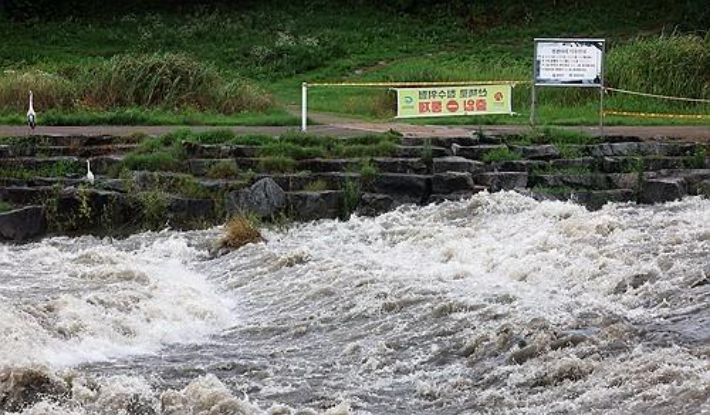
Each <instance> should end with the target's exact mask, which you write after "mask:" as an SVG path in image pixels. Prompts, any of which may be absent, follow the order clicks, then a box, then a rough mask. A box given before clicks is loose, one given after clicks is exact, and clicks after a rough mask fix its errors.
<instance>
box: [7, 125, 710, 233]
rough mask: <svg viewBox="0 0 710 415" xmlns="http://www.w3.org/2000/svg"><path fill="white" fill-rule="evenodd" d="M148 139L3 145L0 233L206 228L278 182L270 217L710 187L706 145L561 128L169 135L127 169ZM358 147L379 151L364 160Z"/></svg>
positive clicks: (585, 200)
mask: <svg viewBox="0 0 710 415" xmlns="http://www.w3.org/2000/svg"><path fill="white" fill-rule="evenodd" d="M557 134H559V133H557ZM304 137H307V136H304ZM145 140H147V138H145V137H141V136H128V137H120V136H79V137H77V136H66V137H49V136H45V137H31V138H18V139H16V141H15V142H13V141H11V140H10V141H9V142H7V143H6V144H4V145H0V200H2V201H3V202H4V206H5V209H4V210H5V211H6V212H5V213H0V237H2V238H4V239H6V240H15V241H22V240H30V239H33V238H37V237H41V236H43V235H45V234H47V233H49V234H81V233H87V232H90V233H96V234H116V235H124V236H125V235H127V234H130V233H131V232H135V231H139V230H141V229H150V228H154V229H160V228H163V227H165V226H169V227H172V228H175V229H197V228H203V227H206V226H210V225H213V224H218V223H221V222H222V221H223V220H224V219H225V217H227V216H228V215H230V214H231V213H233V212H235V211H238V210H246V211H249V210H251V209H253V206H252V205H249V204H244V202H243V200H245V195H246V196H248V198H249V197H251V196H250V195H249V194H248V189H249V187H250V186H252V185H253V184H255V183H257V182H259V181H260V180H262V179H267V178H268V179H270V180H273V182H274V183H275V184H276V185H277V187H280V188H281V190H283V192H284V195H285V199H286V203H285V204H283V205H281V206H279V207H278V208H277V209H274V210H273V211H270V212H269V213H268V214H267V215H266V216H264V218H265V219H269V218H273V217H275V216H281V217H285V218H288V219H291V220H300V221H304V220H315V219H324V218H347V217H348V216H349V215H350V214H351V213H359V214H361V215H377V214H381V213H383V212H386V211H390V210H392V209H395V208H396V207H398V206H400V205H403V204H415V205H426V204H429V203H438V202H442V201H445V200H460V199H465V198H468V197H471V196H472V195H474V194H476V193H479V192H483V191H488V192H497V191H502V190H515V191H519V192H522V193H523V194H527V195H531V196H533V197H535V198H538V199H554V200H573V201H575V202H576V203H579V204H581V205H584V206H586V207H587V208H589V209H599V208H601V207H602V206H603V205H604V204H606V203H609V202H617V203H619V202H639V203H650V204H652V203H659V202H667V201H671V200H678V199H681V198H683V197H685V196H692V195H701V196H702V195H705V196H706V197H707V196H708V192H710V158H709V157H708V144H707V143H703V142H692V141H683V142H680V141H674V140H672V139H665V140H642V139H640V138H638V137H634V136H608V137H605V138H603V139H601V138H594V137H591V136H584V135H577V136H574V135H571V136H569V137H558V136H554V134H553V133H552V132H549V133H548V134H547V136H546V135H545V134H544V133H540V134H538V135H535V136H523V135H506V134H497V135H489V134H485V135H483V134H472V135H470V136H462V137H400V136H396V135H389V136H384V135H383V136H373V138H368V139H367V140H370V142H371V143H372V144H357V145H355V146H353V147H348V148H345V150H342V151H341V153H342V152H344V153H342V154H345V156H343V155H342V154H341V155H333V154H327V152H328V151H329V150H327V149H325V148H326V147H327V146H332V145H334V144H326V145H325V147H323V148H319V147H309V148H306V149H304V150H299V152H300V153H296V155H295V156H294V157H285V156H281V157H280V158H279V157H276V158H274V157H273V156H270V155H269V153H267V152H266V150H265V148H268V146H269V145H272V144H273V145H286V144H288V143H286V144H284V143H283V142H282V143H281V144H278V143H279V140H278V138H275V139H273V143H270V142H268V141H267V142H265V143H259V144H254V145H241V144H240V145H234V144H229V143H227V142H225V143H222V144H203V143H200V142H195V141H190V140H189V139H185V140H178V141H176V143H175V144H173V145H174V146H177V148H179V153H180V154H179V155H178V156H176V159H175V160H169V161H170V163H163V164H157V165H148V164H145V163H144V164H138V165H136V163H133V164H128V163H127V162H126V160H128V159H129V158H130V157H133V156H131V154H132V153H134V152H136V149H137V148H140V146H141V145H142V144H141V143H142V141H145ZM333 140H334V141H332V143H347V142H348V140H358V139H357V138H355V139H333ZM367 140H364V141H363V139H360V141H362V142H363V143H367V142H368V141H367ZM282 141H283V140H282ZM368 145H369V146H370V147H367V146H368ZM358 146H360V147H358ZM378 146H379V147H378ZM356 147H357V149H359V150H358V151H361V152H362V151H369V152H370V154H367V155H363V154H358V155H355V153H353V150H352V149H353V148H356ZM363 148H364V150H363ZM309 149H310V150H309ZM294 151H295V150H294ZM308 151H311V154H309V153H308ZM348 151H349V152H350V153H353V156H350V157H348V156H347V154H348V153H347V152H348ZM86 160H91V166H92V170H93V172H94V173H95V174H96V182H95V183H94V184H89V183H86V180H85V178H84V175H85V167H84V166H85V161H86ZM133 161H135V160H133ZM146 168H148V170H146ZM353 189H354V190H353ZM240 195H241V196H240ZM346 200H354V202H346ZM250 203H252V204H253V203H255V202H253V201H252V202H250ZM30 225H31V226H30Z"/></svg>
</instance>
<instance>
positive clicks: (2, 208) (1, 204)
mask: <svg viewBox="0 0 710 415" xmlns="http://www.w3.org/2000/svg"><path fill="white" fill-rule="evenodd" d="M14 208H15V207H14V206H13V205H12V204H10V203H9V202H6V201H4V200H0V212H8V211H10V210H12V209H14Z"/></svg>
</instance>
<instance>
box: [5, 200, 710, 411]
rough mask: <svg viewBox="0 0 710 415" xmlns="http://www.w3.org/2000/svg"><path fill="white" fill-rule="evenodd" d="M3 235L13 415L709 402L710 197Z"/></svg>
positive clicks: (641, 407)
mask: <svg viewBox="0 0 710 415" xmlns="http://www.w3.org/2000/svg"><path fill="white" fill-rule="evenodd" d="M220 233H221V229H219V228H215V229H210V230H206V231H197V232H175V231H163V232H159V233H144V234H140V235H134V236H132V237H130V238H128V239H125V240H112V239H108V238H106V239H97V238H93V237H81V238H66V237H57V238H51V239H46V240H44V241H42V242H39V243H33V244H27V245H0V413H5V414H24V415H30V414H31V415H65V414H66V415H84V414H86V415H89V414H91V415H93V414H97V415H104V414H105V415H108V414H141V415H148V414H166V415H167V414H170V415H182V414H186V415H187V414H204V415H207V414H210V415H218V414H235V415H261V414H263V415H266V414H268V415H297V414H298V415H315V414H327V415H357V414H362V415H365V414H388V415H390V414H392V415H413V414H446V415H448V414H452V415H453V414H470V415H473V414H703V413H710V402H709V401H710V363H709V361H708V359H709V358H710V201H708V200H703V199H700V198H687V199H685V200H683V201H680V202H673V203H668V204H665V205H657V206H636V205H632V204H616V205H614V204H612V205H607V206H606V207H605V208H603V209H602V210H600V211H596V212H589V211H587V210H586V209H585V208H583V207H581V206H578V205H575V204H573V203H566V202H552V201H544V202H539V201H535V200H533V199H530V198H528V197H526V196H523V195H520V194H517V193H514V192H502V193H496V194H488V193H482V194H478V195H476V196H474V197H472V198H471V199H468V200H464V201H461V202H446V203H443V204H439V205H430V206H426V207H402V208H400V209H398V210H396V211H394V212H391V213H387V214H385V215H382V216H379V217H376V218H364V217H354V218H352V219H351V220H349V221H347V222H339V221H319V222H313V223H307V224H297V225H293V226H290V227H287V228H275V229H265V230H264V233H265V236H266V239H267V242H266V243H259V244H254V245H248V246H246V247H244V248H242V249H240V250H239V251H236V252H231V253H229V254H226V255H223V256H218V257H214V256H213V255H212V254H211V252H212V249H211V248H212V246H213V244H214V241H215V240H217V239H218V238H219V236H220Z"/></svg>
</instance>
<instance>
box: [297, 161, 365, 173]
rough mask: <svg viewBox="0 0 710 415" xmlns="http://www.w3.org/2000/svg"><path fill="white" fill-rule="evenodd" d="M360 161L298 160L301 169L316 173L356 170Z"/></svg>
mask: <svg viewBox="0 0 710 415" xmlns="http://www.w3.org/2000/svg"><path fill="white" fill-rule="evenodd" d="M358 165H359V161H358V160H355V159H310V160H301V161H299V162H298V168H299V169H300V170H308V171H312V172H314V173H330V172H342V171H347V170H356V169H357V168H358Z"/></svg>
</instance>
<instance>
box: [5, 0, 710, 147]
mask: <svg viewBox="0 0 710 415" xmlns="http://www.w3.org/2000/svg"><path fill="white" fill-rule="evenodd" d="M404 3H407V4H420V3H421V2H403V3H402V4H400V3H398V5H399V6H402V5H403V4H404ZM498 3H499V2H496V4H498ZM453 4H454V3H452V2H449V3H446V4H441V5H438V6H436V7H429V6H427V7H421V8H419V9H418V10H419V11H420V13H414V14H412V13H401V12H396V11H394V10H393V9H392V8H387V7H381V5H373V4H370V3H367V2H366V3H361V2H360V3H357V5H349V4H346V3H340V4H330V3H329V4H328V7H315V6H314V5H313V4H310V6H305V7H304V6H303V5H301V4H295V3H293V4H291V3H286V2H280V3H279V4H278V5H277V6H274V5H272V4H266V3H264V4H252V5H250V6H241V7H236V8H234V9H221V10H217V9H210V8H205V7H201V8H195V9H190V8H188V9H187V12H184V13H181V14H172V13H167V12H162V13H146V14H141V13H137V14H133V15H121V14H116V15H115V16H113V17H106V16H102V17H101V19H100V20H96V19H93V20H92V19H88V20H81V19H79V20H76V19H73V20H61V19H56V20H53V21H40V22H35V23H33V24H27V23H17V22H10V21H6V20H3V21H1V22H0V23H1V24H0V36H1V37H2V39H3V42H2V44H0V109H1V108H5V109H4V110H0V122H2V123H13V124H22V123H24V116H23V113H24V108H25V104H26V90H27V89H29V87H32V88H34V89H35V90H36V91H37V92H38V93H37V105H36V106H37V110H38V112H39V121H40V124H41V125H62V124H72V125H89V124H153V125H154V124H170V125H178V124H184V125H201V124H210V125H236V124H242V125H259V124H264V125H267V124H268V125H296V124H297V122H298V120H297V118H295V117H293V116H291V115H289V114H288V113H287V112H286V111H285V110H284V109H283V108H284V106H286V105H298V104H299V101H300V84H301V82H303V81H309V82H313V81H345V82H352V81H355V82H357V81H385V82H386V81H453V80H466V81H475V80H491V79H505V80H527V79H528V78H529V77H530V72H531V70H530V67H531V64H532V47H533V45H532V41H531V39H532V38H534V37H544V36H558V37H561V36H572V37H574V36H577V37H604V38H606V39H607V41H608V51H609V52H608V56H607V69H608V70H607V73H606V75H607V81H608V84H609V85H610V86H613V87H620V88H625V89H634V90H642V91H648V92H655V93H661V94H671V95H673V94H675V95H683V96H691V95H692V96H695V97H708V94H709V92H708V91H709V90H710V89H709V87H708V85H710V84H709V82H710V81H708V78H707V76H706V74H707V73H709V72H710V70H709V69H708V56H709V55H710V54H709V53H708V50H709V46H708V44H709V43H710V42H709V41H708V36H707V35H706V31H707V27H708V26H707V24H705V23H704V22H705V21H706V20H703V19H706V17H703V16H707V10H706V9H707V8H706V7H705V6H704V3H703V2H700V1H698V0H690V1H687V2H683V3H682V4H675V3H672V2H663V1H659V0H651V1H649V2H646V3H644V5H642V6H639V5H636V4H635V5H634V6H633V7H630V6H629V7H626V6H621V5H618V4H616V3H614V4H609V2H594V3H585V4H580V3H578V2H569V3H565V2H562V3H559V2H558V3H556V4H555V7H538V6H534V5H532V4H517V3H516V4H510V3H507V2H503V3H500V5H499V6H496V5H492V4H493V3H490V4H489V3H486V2H483V3H478V2H476V3H475V4H474V3H470V4H469V3H465V2H459V3H456V4H455V5H453ZM452 5H453V6H452ZM610 7H612V8H613V12H609V8H610ZM415 9H416V7H415ZM561 15H564V19H561V18H560V16H561ZM511 22H515V23H516V24H511ZM692 25H694V26H692ZM216 27H218V28H219V30H214V28H216ZM675 28H680V29H681V30H687V32H688V33H691V34H690V35H683V36H675V35H674V36H669V35H667V34H666V35H664V36H660V35H661V34H662V33H669V31H670V30H674V29H675ZM690 29H700V30H695V31H691V30H690ZM639 36H642V37H639ZM225 39H228V41H225ZM27 50H31V51H32V53H31V54H29V53H26V51H27ZM538 92H539V95H538V98H539V99H538V104H539V105H538V122H539V123H540V124H543V125H544V124H550V125H578V124H585V125H594V124H596V123H597V122H598V93H597V91H593V90H586V89H579V88H578V89H572V88H541V89H539V91H538ZM272 97H273V99H272ZM274 101H275V106H274V105H272V103H273V102H274ZM605 104H606V105H605V106H606V108H609V109H617V110H624V111H642V112H657V113H684V114H710V105H707V104H680V103H673V102H666V101H657V100H654V99H650V98H644V97H630V96H626V95H619V94H610V95H608V96H606V97H605ZM529 105H530V86H529V85H519V86H517V87H516V88H515V91H514V109H515V111H516V112H517V113H518V114H519V115H517V116H472V117H452V118H450V117H444V118H432V119H417V120H413V121H409V122H413V123H430V124H479V125H485V124H526V123H527V122H528V115H529ZM309 107H310V109H311V111H313V112H325V113H335V114H343V115H347V116H349V117H353V118H359V119H368V120H384V119H388V118H391V117H392V116H393V114H394V94H393V93H392V92H390V91H387V90H386V89H374V88H321V87H314V88H311V89H310V90H309ZM605 123H606V124H607V125H622V124H630V125H634V124H647V125H660V124H698V125H707V124H710V119H704V120H684V119H637V118H626V117H617V116H610V117H607V118H606V120H605ZM298 145H301V144H298ZM349 151H356V150H349ZM363 155H364V156H366V155H367V154H363Z"/></svg>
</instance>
